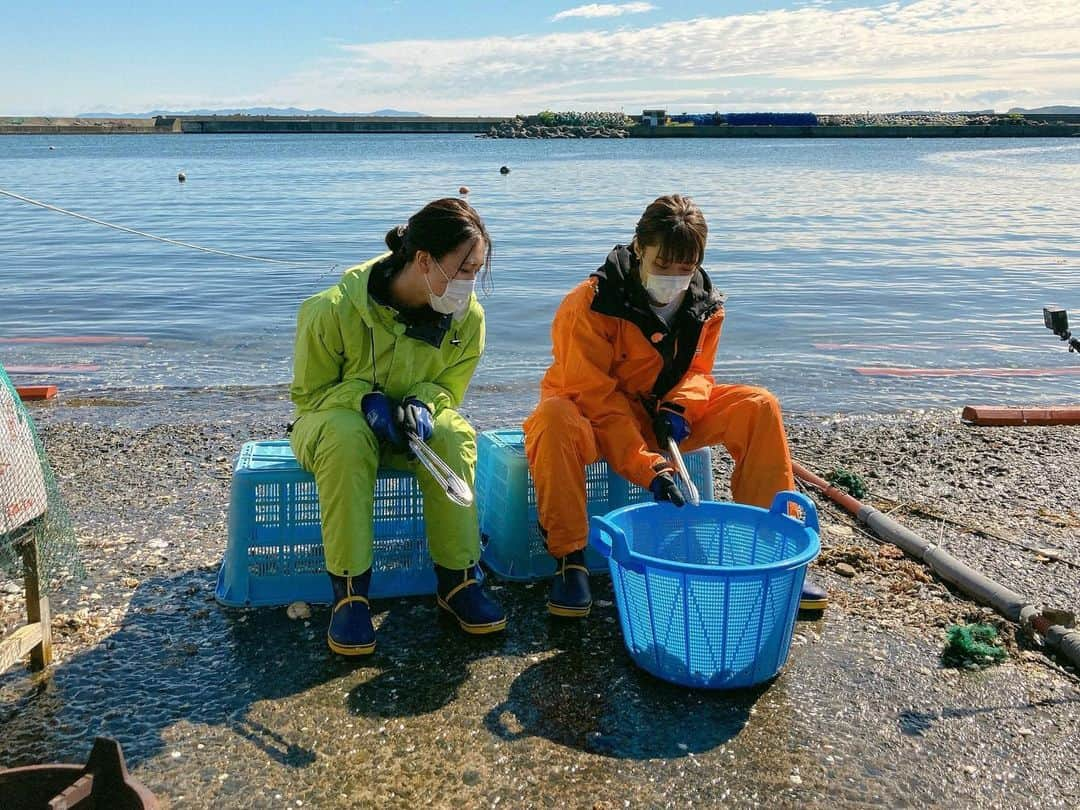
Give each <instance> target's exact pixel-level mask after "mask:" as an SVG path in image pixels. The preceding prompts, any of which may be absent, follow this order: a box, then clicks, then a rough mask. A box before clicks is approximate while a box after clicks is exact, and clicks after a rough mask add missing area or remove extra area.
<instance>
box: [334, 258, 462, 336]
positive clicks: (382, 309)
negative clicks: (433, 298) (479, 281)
mask: <svg viewBox="0 0 1080 810" xmlns="http://www.w3.org/2000/svg"><path fill="white" fill-rule="evenodd" d="M389 258H390V254H389V253H384V254H383V255H381V256H378V257H376V258H375V259H372V260H371V261H368V262H364V263H363V264H361V265H359V266H357V267H354V268H352V269H351V270H349V271H347V272H346V273H345V275H344V276H343V277H342V279H341V284H342V286H343V287H344V288H345V294H346V295H347V296H348V298H349V300H350V301H351V302H352V304H353V306H355V307H356V309H357V311H358V312H359V313H360V317H361V318H363V319H364V322H365V323H367V324H368V326H381V327H383V328H384V329H387V330H388V331H394V330H393V323H394V322H395V321H396V322H397V323H400V324H403V325H404V326H405V332H404V334H405V337H409V338H412V339H414V340H419V341H422V342H423V343H427V344H428V345H429V346H433V347H434V348H436V349H438V348H440V347H441V346H442V343H443V340H444V339H445V337H446V333H447V332H449V331H450V326H451V325H452V323H453V320H454V316H453V315H443V314H442V313H439V312H436V311H435V310H433V309H432V308H431V307H428V306H423V307H420V308H418V309H400V310H399V309H396V308H394V307H393V306H391V305H390V304H388V303H386V302H384V301H383V300H381V297H380V294H379V291H380V290H381V291H383V292H382V295H383V296H386V295H387V294H386V292H385V291H387V290H389V288H390V284H389V282H390V275H391V274H390V273H389V270H390V265H389V262H388V261H387V260H388V259H389Z"/></svg>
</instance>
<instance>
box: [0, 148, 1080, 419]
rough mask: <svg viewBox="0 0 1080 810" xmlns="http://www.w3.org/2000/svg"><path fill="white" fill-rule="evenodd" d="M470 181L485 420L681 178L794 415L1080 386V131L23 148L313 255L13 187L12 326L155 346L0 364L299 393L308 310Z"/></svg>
mask: <svg viewBox="0 0 1080 810" xmlns="http://www.w3.org/2000/svg"><path fill="white" fill-rule="evenodd" d="M50 145H51V146H55V147H56V148H55V149H54V150H50V149H49V147H50ZM502 164H506V165H508V166H510V167H511V169H512V171H511V173H510V174H509V175H506V176H503V175H500V174H499V173H498V167H499V166H500V165H502ZM179 170H183V171H184V172H185V173H186V175H187V177H188V180H187V183H185V184H183V185H181V184H179V183H178V182H177V180H176V173H177V171H179ZM462 184H465V185H467V186H469V187H470V188H471V189H472V193H471V194H470V195H469V200H470V201H471V202H472V203H473V204H474V205H475V206H476V207H477V208H478V209H479V210H480V211H481V213H482V214H483V215H484V217H485V219H486V220H487V222H488V225H489V227H490V230H491V232H492V234H493V236H494V239H495V242H496V258H495V274H494V278H495V292H494V294H493V295H492V296H491V297H489V298H487V299H484V303H485V306H486V308H487V311H488V319H489V350H488V354H487V356H486V357H485V359H484V361H483V364H482V366H481V368H480V371H479V373H478V375H477V377H476V380H475V383H474V386H473V390H472V394H471V398H472V402H473V407H476V408H480V409H483V410H487V411H490V412H503V411H505V412H512V413H514V414H517V413H519V412H525V411H527V409H528V406H529V405H530V404H531V402H532V401H533V400H534V399H535V396H536V389H537V380H538V378H539V376H540V375H541V373H542V371H543V369H544V368H545V367H546V365H547V363H548V362H549V358H550V355H549V351H550V341H549V335H548V330H549V326H550V321H551V316H552V313H553V311H554V309H555V307H556V306H557V304H558V302H559V301H560V299H561V297H562V296H563V295H564V294H565V292H566V291H567V290H568V289H569V288H570V287H571V286H572V285H573V284H575V283H576V282H577V281H579V280H580V279H582V278H584V277H585V276H586V275H587V274H588V273H589V272H590V271H591V270H592V269H594V268H595V267H596V266H597V265H598V264H599V263H600V262H601V261H602V259H603V257H604V255H605V254H606V252H607V250H608V249H609V248H610V247H611V245H612V244H614V243H615V242H620V241H621V242H625V241H627V240H628V239H629V238H630V236H631V234H632V229H633V225H634V222H635V221H636V218H637V216H638V215H639V214H640V211H641V210H642V208H643V207H644V205H645V204H646V203H647V202H648V201H649V200H651V199H652V198H653V197H654V196H655V195H657V194H658V193H662V192H667V191H681V192H685V193H689V194H691V195H693V196H694V197H695V198H696V199H697V201H698V202H699V203H700V204H701V206H702V208H703V209H704V211H705V213H706V216H707V217H708V219H709V223H710V229H711V237H710V243H709V250H708V254H707V261H706V267H707V268H708V269H709V270H710V272H711V273H712V275H713V277H714V279H715V280H716V282H717V284H718V285H719V286H720V287H721V288H723V289H724V291H725V292H726V293H727V294H728V315H727V321H726V323H725V327H724V336H723V338H722V341H721V348H720V352H719V354H718V357H717V366H716V374H717V378H718V379H720V380H730V381H746V382H753V383H757V384H763V385H767V386H769V387H770V388H772V389H773V390H775V391H776V392H777V393H778V394H779V395H780V397H781V400H782V401H783V403H784V405H785V407H786V408H787V409H788V410H797V411H832V410H856V411H859V410H892V409H897V408H910V407H931V406H946V407H953V406H959V405H963V404H967V403H969V402H974V401H976V400H978V401H982V402H994V403H1016V404H1020V403H1024V404H1034V403H1050V402H1055V401H1065V400H1069V399H1075V397H1076V395H1077V394H1078V393H1080V376H1075V375H1070V374H1066V373H1059V372H1069V371H1072V372H1075V371H1076V370H1078V367H1080V362H1078V361H1077V358H1076V356H1075V355H1074V356H1069V355H1068V354H1067V353H1066V352H1065V350H1064V346H1063V345H1062V344H1061V343H1060V342H1059V341H1057V340H1056V339H1055V338H1054V337H1053V335H1051V334H1050V333H1049V332H1048V331H1046V330H1045V329H1044V328H1043V326H1042V313H1041V308H1042V306H1044V305H1046V304H1059V305H1063V306H1066V307H1069V306H1072V307H1073V308H1074V309H1076V310H1077V311H1078V313H1080V273H1077V269H1078V267H1080V240H1078V239H1077V236H1078V233H1077V226H1076V223H1077V222H1078V221H1080V142H1076V141H1075V140H1069V139H1033V140H1023V141H1020V140H948V139H944V140H918V139H913V140H880V141H879V140H834V141H817V140H813V141H810V140H807V141H756V140H715V141H712V140H702V141H697V140H693V141H691V140H687V141H662V142H656V141H646V140H641V141H637V140H632V141H599V140H598V141H489V140H479V139H475V138H471V137H468V136H377V137H376V136H369V137H348V136H304V137H298V136H173V137H111V138H110V137H97V136H69V137H59V136H20V137H10V138H2V139H0V188H5V189H8V190H11V191H14V192H17V193H21V194H25V195H28V196H31V197H35V198H38V199H42V200H46V201H48V202H50V203H53V204H56V205H59V206H62V207H66V208H70V209H73V210H76V211H79V212H82V213H85V214H88V215H91V216H94V217H98V218H101V219H104V220H108V221H111V222H115V223H120V224H123V225H126V226H129V227H133V228H138V229H143V230H147V231H149V232H152V233H155V234H159V235H162V236H167V237H170V238H173V239H179V240H184V241H191V242H195V243H198V244H201V245H207V246H211V247H214V248H218V249H222V250H228V251H233V252H238V253H243V254H253V255H259V256H267V257H274V258H278V259H302V260H305V261H309V262H312V264H310V265H307V266H303V267H284V266H279V265H266V264H257V263H253V262H247V261H242V260H236V259H230V258H226V257H221V256H216V255H210V254H206V253H199V252H195V251H192V250H189V249H184V248H179V247H174V246H170V245H164V244H161V243H157V242H152V241H148V240H144V239H140V238H138V237H135V236H131V235H128V234H123V233H118V232H116V231H113V230H109V229H106V228H103V227H100V226H97V225H93V224H89V223H86V222H80V221H77V220H74V219H71V218H68V217H65V216H62V215H59V214H56V213H52V212H47V211H43V210H40V209H38V208H33V207H30V206H27V205H25V204H22V203H18V202H16V201H14V200H11V199H7V198H0V290H2V291H3V294H2V296H0V336H27V335H30V336H34V335H36V336H45V335H81V334H114V335H129V336H130V335H137V336H146V337H148V338H150V342H149V343H148V344H146V345H141V346H133V345H115V346H110V345H100V346H63V345H47V344H46V345H42V344H3V343H0V362H2V363H4V364H5V365H7V366H10V365H30V364H48V365H57V364H76V363H89V364H94V365H97V366H100V369H99V370H98V371H93V372H82V373H70V374H68V373H59V372H57V373H53V374H47V375H36V376H33V375H20V376H19V378H18V380H19V381H20V382H32V381H41V380H44V379H45V378H48V381H51V382H59V383H60V384H61V385H62V387H63V389H64V391H65V392H66V393H68V394H71V395H74V394H85V393H92V392H100V391H117V390H121V389H125V390H128V391H129V392H130V391H139V390H143V389H147V388H154V387H162V386H163V387H168V388H172V387H194V388H198V387H204V386H223V385H227V386H264V385H271V386H272V385H280V384H283V383H286V382H287V381H288V380H289V378H290V362H291V344H292V330H293V322H294V318H295V313H296V308H297V306H298V304H299V302H300V301H301V300H303V298H305V297H306V296H308V295H310V294H312V293H314V292H316V291H317V290H319V289H321V288H323V287H325V286H328V285H329V284H330V283H332V282H333V280H334V278H335V277H336V276H337V275H338V273H339V272H340V271H341V269H342V268H344V267H346V266H348V265H350V264H352V263H355V262H358V261H361V260H363V259H366V258H368V257H369V256H371V255H373V254H375V253H376V252H378V251H379V250H380V249H381V246H382V241H381V240H382V235H383V234H384V233H385V231H386V229H387V228H388V227H390V226H391V225H394V224H397V223H399V222H401V221H403V220H404V219H405V218H406V217H407V216H408V214H409V213H411V212H412V211H413V210H415V209H416V208H417V207H418V206H419V205H421V204H422V203H423V202H425V201H427V200H429V199H432V198H435V197H439V196H447V195H452V194H456V193H457V189H458V186H459V185H462ZM1074 320H1077V321H1078V322H1080V314H1077V315H1075V316H1074ZM861 366H906V367H916V368H919V367H938V368H975V369H979V368H1026V369H1032V368H1038V369H1048V370H1049V372H1050V373H1049V374H1048V376H1042V377H1015V376H1005V377H1000V376H997V377H995V376H982V375H979V374H976V375H974V376H961V377H950V378H923V377H915V378H894V377H866V376H861V375H859V374H857V373H855V372H854V371H853V369H854V368H856V367H861Z"/></svg>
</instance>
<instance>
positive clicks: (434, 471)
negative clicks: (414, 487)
mask: <svg viewBox="0 0 1080 810" xmlns="http://www.w3.org/2000/svg"><path fill="white" fill-rule="evenodd" d="M405 438H406V439H408V440H409V449H410V450H412V451H413V453H415V454H416V458H417V460H418V461H419V462H420V463H421V464H423V465H424V468H425V469H426V470H427V471H428V472H429V473H431V477H432V478H434V479H435V480H436V481H438V482H439V486H441V487H442V488H443V489H444V490H446V495H447V497H448V498H450V500H452V501H453V502H454V503H456V504H457V505H458V506H472V502H473V494H472V490H471V489H469V485H468V484H466V483H465V482H464V481H463V480H461V476H460V475H458V474H457V473H456V472H454V471H453V470H451V469H450V467H449V466H447V464H446V462H445V461H443V460H442V459H441V458H439V454H438V453H436V452H435V451H434V450H432V449H431V448H430V447H428V445H427V442H425V441H424V440H423V439H421V438H420V437H419V436H417V435H416V434H415V433H413V432H412V431H411V430H407V431H405Z"/></svg>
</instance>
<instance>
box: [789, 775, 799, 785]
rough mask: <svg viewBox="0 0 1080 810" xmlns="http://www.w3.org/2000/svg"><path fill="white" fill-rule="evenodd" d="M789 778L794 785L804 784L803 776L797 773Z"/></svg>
mask: <svg viewBox="0 0 1080 810" xmlns="http://www.w3.org/2000/svg"><path fill="white" fill-rule="evenodd" d="M788 779H790V780H791V784H793V785H801V784H802V777H801V776H799V775H798V774H797V773H793V774H792V775H791V776H789V777H788Z"/></svg>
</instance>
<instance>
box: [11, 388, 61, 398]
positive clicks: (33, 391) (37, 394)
mask: <svg viewBox="0 0 1080 810" xmlns="http://www.w3.org/2000/svg"><path fill="white" fill-rule="evenodd" d="M58 390H59V389H58V388H57V387H56V386H55V385H16V386H15V393H16V394H18V395H19V398H20V399H21V400H22V401H23V402H34V401H37V400H42V399H52V398H53V397H55V396H56V394H57V392H58Z"/></svg>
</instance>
